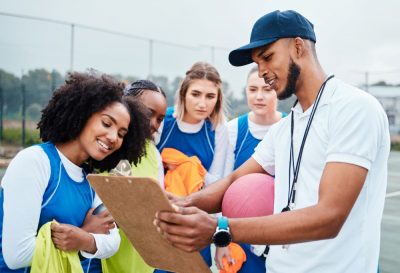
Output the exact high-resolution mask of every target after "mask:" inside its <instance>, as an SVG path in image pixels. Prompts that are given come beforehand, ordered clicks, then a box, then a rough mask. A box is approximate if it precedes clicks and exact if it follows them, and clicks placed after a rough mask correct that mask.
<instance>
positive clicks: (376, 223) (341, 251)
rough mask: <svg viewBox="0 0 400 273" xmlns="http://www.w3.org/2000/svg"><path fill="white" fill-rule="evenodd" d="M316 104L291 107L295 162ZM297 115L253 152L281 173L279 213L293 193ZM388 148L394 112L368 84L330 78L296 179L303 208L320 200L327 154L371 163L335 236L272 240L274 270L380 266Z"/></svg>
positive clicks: (278, 126) (333, 159)
mask: <svg viewBox="0 0 400 273" xmlns="http://www.w3.org/2000/svg"><path fill="white" fill-rule="evenodd" d="M311 109H312V106H311V107H310V108H309V109H307V111H305V112H303V111H302V109H301V106H300V104H297V105H296V106H295V107H294V108H293V111H292V114H293V115H294V136H293V145H294V158H295V163H296V162H297V156H298V152H299V149H300V145H301V142H302V139H303V135H304V131H305V128H306V125H307V122H308V119H309V117H310V113H311ZM290 121H291V117H290V115H289V116H288V117H286V118H283V119H282V120H281V121H280V122H278V123H277V124H274V125H273V126H272V127H271V128H270V130H269V131H268V133H267V135H266V136H265V138H264V139H263V140H262V141H261V142H260V144H259V145H258V146H257V148H256V150H255V153H254V154H253V158H254V159H255V160H256V161H257V162H258V163H259V164H260V165H261V166H262V167H263V168H264V169H265V170H266V171H267V172H268V173H270V174H272V175H275V203H274V210H275V213H280V212H281V210H282V208H284V207H285V206H286V205H287V200H288V193H289V186H288V172H289V151H290ZM389 151H390V136H389V129H388V121H387V116H386V114H385V112H384V110H383V109H382V107H381V105H380V104H379V102H378V101H377V100H376V99H375V98H374V97H372V96H371V95H369V94H367V93H366V92H364V91H362V90H359V89H357V88H355V87H352V86H350V85H347V84H345V83H343V82H341V81H340V80H338V79H336V78H333V79H331V80H330V81H329V82H328V83H327V85H326V87H325V90H324V93H323V95H322V97H321V100H320V102H319V105H318V108H317V111H316V113H315V116H314V119H313V122H312V125H311V128H310V131H309V133H308V137H307V140H306V143H305V147H304V151H303V157H302V160H301V165H300V171H299V177H298V181H297V185H296V186H297V192H296V209H300V208H304V207H308V206H312V205H315V204H316V203H317V202H318V190H319V183H320V178H321V176H322V172H323V169H324V167H325V164H326V163H327V162H345V163H351V164H355V165H358V166H361V167H364V168H366V169H368V170H369V171H368V175H367V178H366V181H365V183H364V186H363V189H362V191H361V193H360V195H359V197H358V199H357V201H356V203H355V205H354V207H353V209H352V210H351V212H350V215H349V216H348V218H347V220H346V222H345V224H344V225H343V227H342V229H341V231H340V232H339V235H338V236H337V237H336V238H334V239H329V240H321V241H314V242H308V243H300V244H292V245H290V247H289V248H288V249H284V248H282V246H271V250H270V253H269V255H268V258H267V261H266V264H267V268H268V270H267V271H268V272H269V273H275V272H291V273H292V272H304V273H306V272H307V273H310V272H316V273H317V272H318V273H321V272H324V273H327V272H332V273H333V272H335V273H336V272H352V273H356V272H360V273H361V272H362V273H367V272H371V273H372V272H373V273H376V271H377V265H378V257H379V247H380V244H379V243H380V225H381V219H382V212H383V205H384V201H385V192H386V184H387V159H388V156H389ZM291 177H292V178H293V174H292V175H291ZM343 190H344V191H345V190H346V189H343Z"/></svg>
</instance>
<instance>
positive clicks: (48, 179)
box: [0, 73, 150, 273]
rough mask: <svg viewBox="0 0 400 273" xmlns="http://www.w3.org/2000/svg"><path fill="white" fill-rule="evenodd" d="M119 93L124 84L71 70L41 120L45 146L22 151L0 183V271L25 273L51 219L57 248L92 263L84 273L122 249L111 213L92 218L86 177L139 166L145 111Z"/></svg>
mask: <svg viewBox="0 0 400 273" xmlns="http://www.w3.org/2000/svg"><path fill="white" fill-rule="evenodd" d="M122 95H123V84H121V83H119V82H116V81H114V80H113V79H112V78H110V77H108V76H106V75H101V76H98V75H94V74H89V73H71V74H70V78H69V80H67V81H66V82H65V84H64V85H63V86H61V87H60V88H59V89H58V90H56V91H55V92H54V94H53V97H52V98H51V99H50V101H49V103H48V105H47V107H46V108H45V109H44V110H43V111H42V117H41V120H40V121H39V123H38V128H39V130H40V137H41V139H42V140H43V142H44V143H42V144H39V145H35V146H32V147H29V148H26V149H24V150H22V151H21V152H19V153H18V154H17V155H16V157H15V158H14V159H13V160H12V161H11V163H10V165H9V167H8V169H7V171H6V173H5V175H4V178H3V180H2V189H0V204H1V207H0V221H1V223H0V249H1V253H0V272H4V273H5V272H27V271H25V270H27V269H26V268H27V267H29V266H30V265H31V262H32V257H33V253H34V249H35V245H36V239H37V238H36V236H37V232H38V230H39V229H40V228H41V227H42V226H43V225H44V224H45V223H47V222H50V221H52V220H53V219H54V220H56V221H57V222H58V223H59V224H52V225H51V237H52V238H51V239H52V241H53V243H54V245H55V246H56V247H57V248H58V249H61V250H63V251H79V252H80V254H81V255H82V256H83V257H85V258H87V259H86V260H84V261H83V262H82V266H83V269H84V270H85V272H101V268H100V262H99V261H100V260H98V259H93V260H92V258H106V257H109V256H111V255H113V254H114V253H115V252H116V251H117V249H118V247H119V240H120V237H119V235H118V231H117V228H116V226H115V224H114V222H113V219H112V217H111V215H110V214H109V213H108V211H104V212H102V213H100V214H98V215H92V212H93V208H95V207H96V206H98V205H99V204H101V201H100V200H99V198H98V197H97V195H96V194H95V192H94V191H93V189H92V188H91V187H90V184H89V183H88V181H87V179H86V174H87V173H89V172H92V171H93V170H94V169H99V170H100V171H103V170H104V171H106V170H110V169H112V168H114V167H115V166H116V165H117V163H118V162H119V161H120V160H121V159H127V160H129V161H131V162H134V163H135V164H136V163H137V162H138V161H139V159H140V157H141V156H143V155H144V153H145V150H144V149H145V143H146V139H147V138H148V137H149V135H150V129H149V126H148V124H149V121H148V118H147V112H146V109H144V108H143V106H142V105H141V104H139V103H137V102H135V101H134V100H131V99H129V98H126V97H123V96H122ZM92 261H93V263H94V264H93V263H91V262H92ZM95 261H96V262H97V264H96V262H95ZM96 265H97V268H96ZM28 270H29V268H28Z"/></svg>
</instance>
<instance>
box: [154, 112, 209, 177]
mask: <svg viewBox="0 0 400 273" xmlns="http://www.w3.org/2000/svg"><path fill="white" fill-rule="evenodd" d="M173 112H174V109H173V107H170V108H168V109H167V113H166V116H165V118H164V127H163V131H162V133H161V138H160V142H159V143H158V145H157V149H158V150H159V151H160V152H161V151H162V150H163V149H164V148H174V149H177V150H178V151H180V152H182V153H184V154H185V155H187V156H194V155H195V156H197V157H198V158H199V159H200V162H201V164H202V165H203V166H204V168H206V170H208V169H209V168H210V166H211V163H212V161H213V159H214V147H215V130H213V129H212V124H211V122H210V121H209V120H208V119H207V120H205V122H204V124H203V126H202V128H201V129H200V131H198V132H197V133H185V132H182V131H181V130H179V127H178V124H177V121H176V118H174V117H173V116H172V114H173Z"/></svg>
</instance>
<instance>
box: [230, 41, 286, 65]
mask: <svg viewBox="0 0 400 273" xmlns="http://www.w3.org/2000/svg"><path fill="white" fill-rule="evenodd" d="M278 39H279V38H270V39H266V40H261V41H255V42H252V43H249V44H247V45H245V46H242V47H239V48H238V49H235V50H233V51H231V53H229V62H230V63H231V65H233V66H242V65H246V64H251V63H252V62H253V60H252V59H251V52H252V51H253V49H255V48H258V47H262V46H266V45H268V44H271V43H273V42H275V41H276V40H278Z"/></svg>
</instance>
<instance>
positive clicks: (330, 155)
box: [326, 91, 386, 170]
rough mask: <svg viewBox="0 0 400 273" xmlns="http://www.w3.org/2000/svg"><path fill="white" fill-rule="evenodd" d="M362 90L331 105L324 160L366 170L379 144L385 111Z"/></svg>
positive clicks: (373, 158) (383, 126)
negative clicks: (325, 157) (325, 158)
mask: <svg viewBox="0 0 400 273" xmlns="http://www.w3.org/2000/svg"><path fill="white" fill-rule="evenodd" d="M361 92H362V91H358V94H357V95H356V96H355V95H352V96H348V97H347V98H346V99H341V100H339V101H336V102H335V103H334V104H333V105H332V107H331V109H330V113H329V120H328V122H329V124H328V133H329V143H328V148H327V160H326V161H327V162H343V163H350V164H354V165H357V166H361V167H363V168H365V169H367V170H369V169H370V168H371V165H372V162H373V161H374V160H375V157H376V155H377V152H378V150H379V148H380V146H381V139H382V134H383V132H384V130H385V118H386V115H385V113H384V111H383V109H382V107H381V105H380V104H379V102H378V101H377V100H376V99H375V98H373V97H372V96H370V95H368V94H363V93H361Z"/></svg>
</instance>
